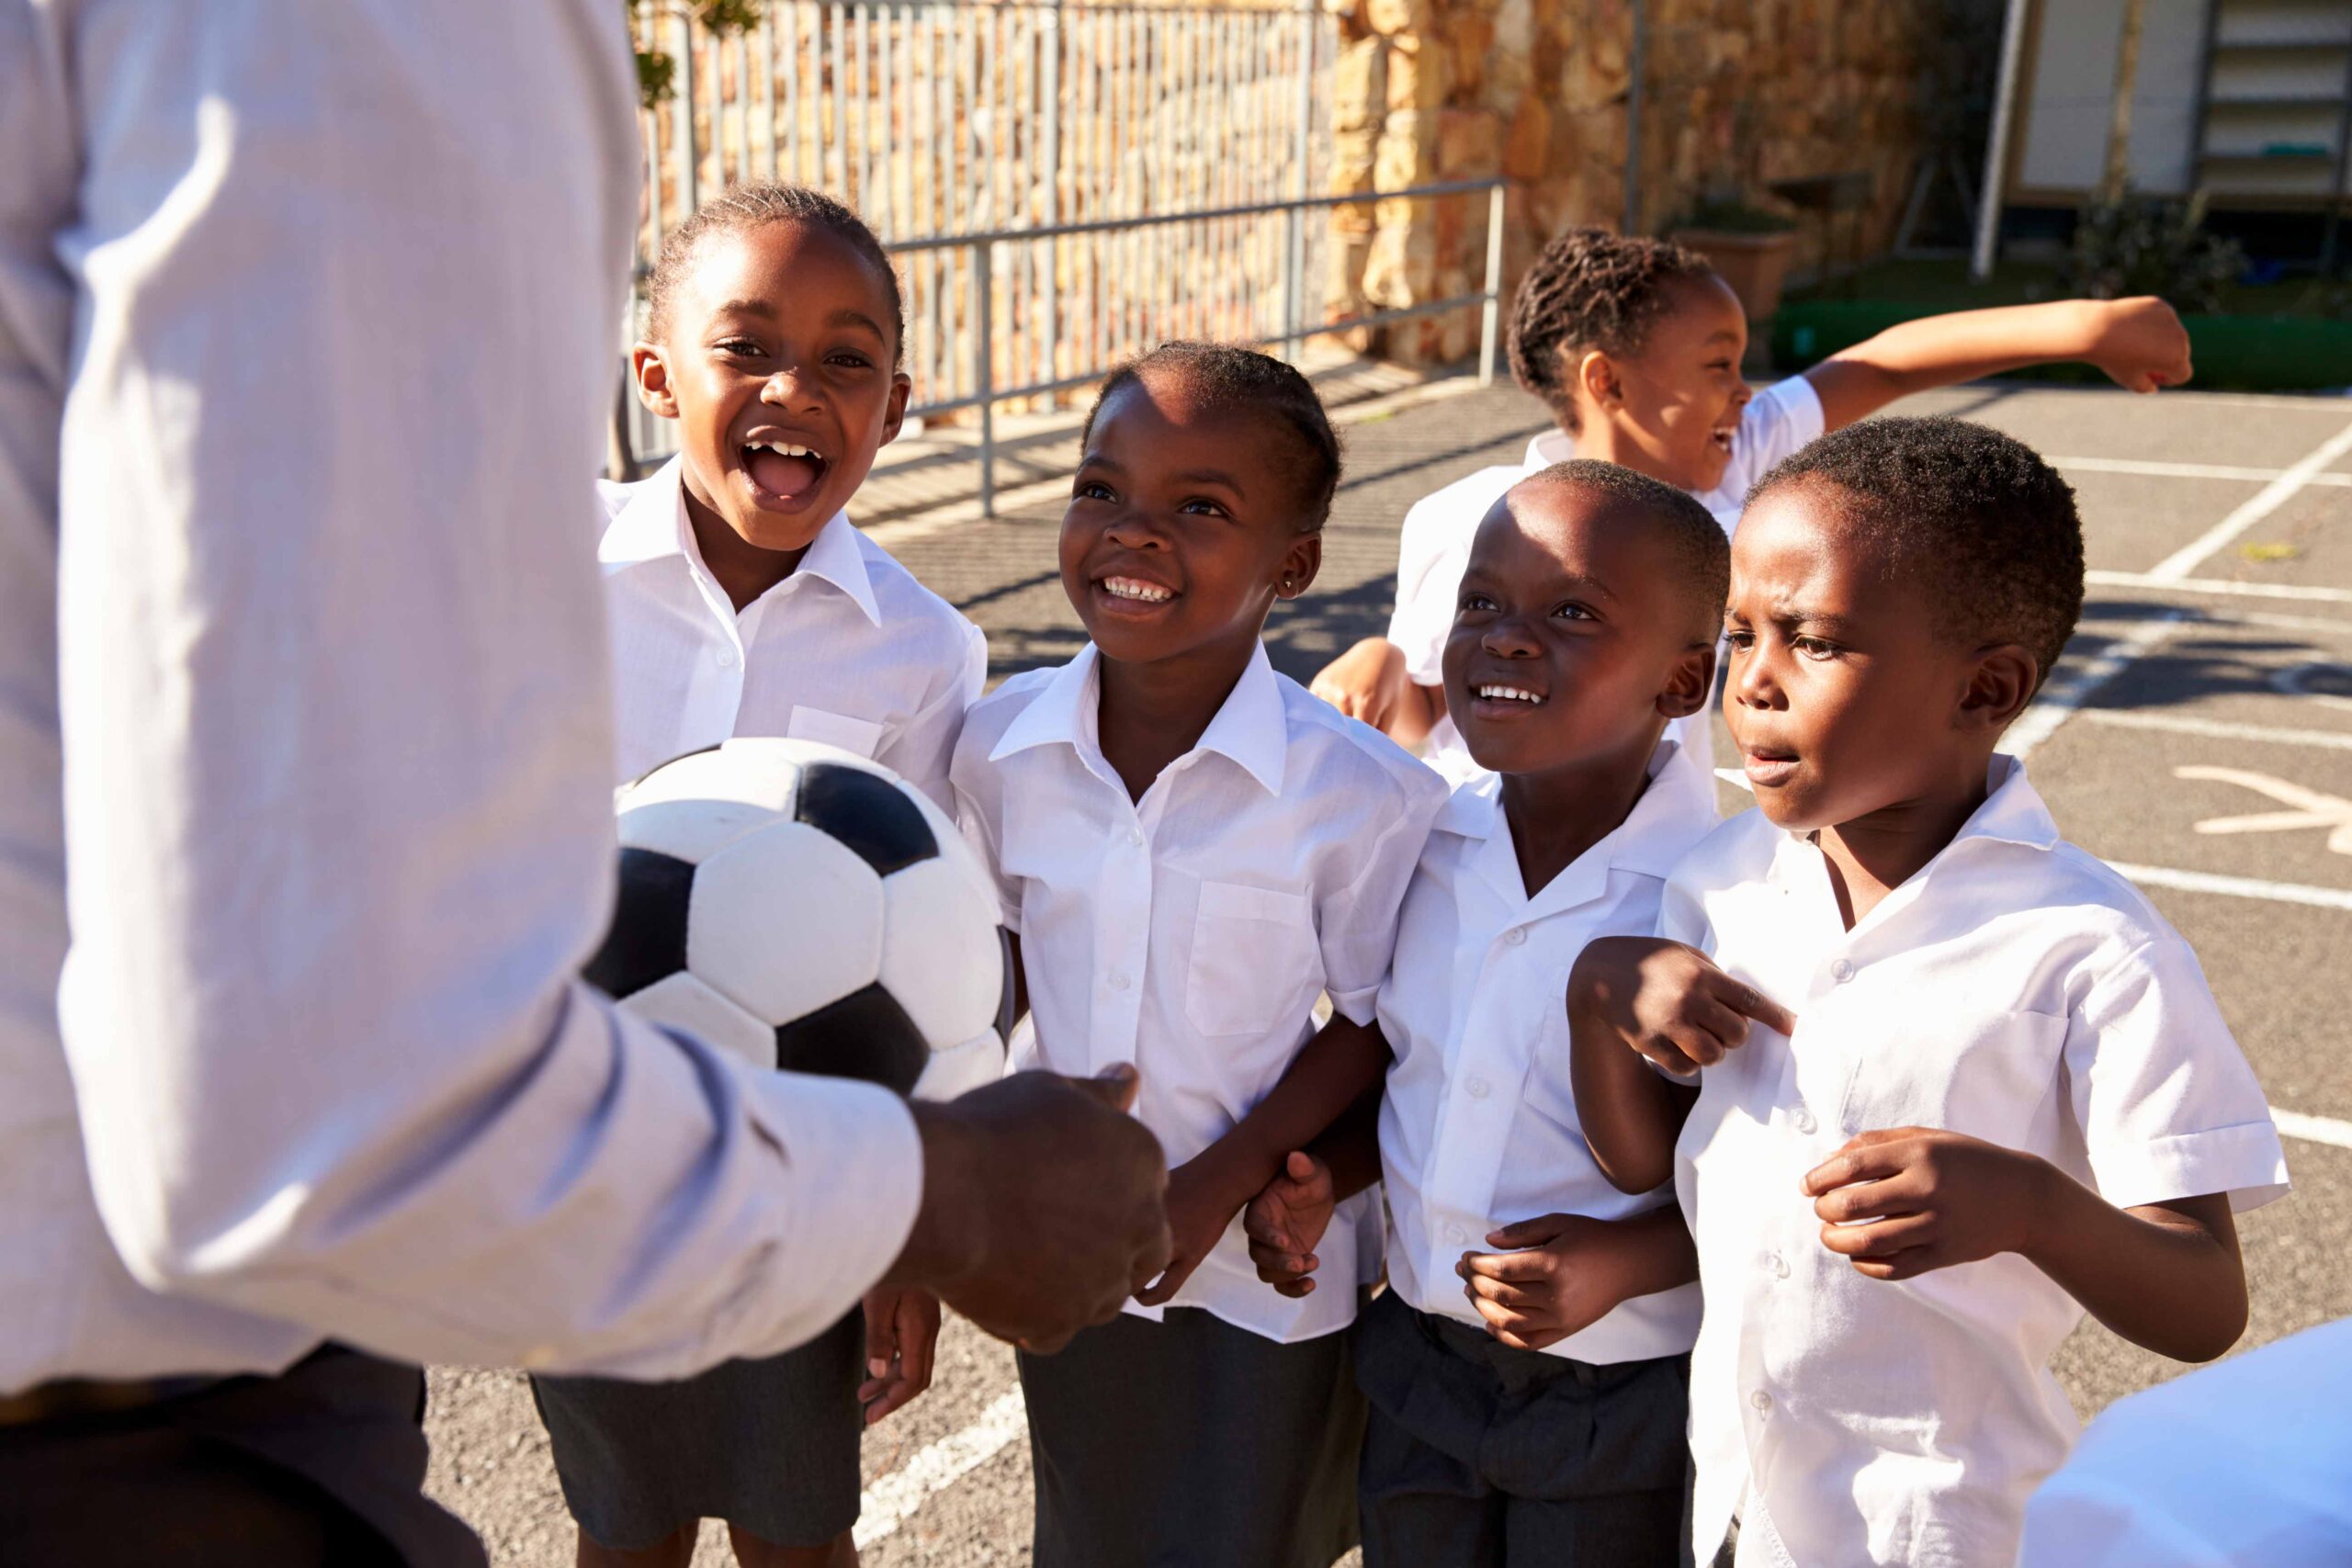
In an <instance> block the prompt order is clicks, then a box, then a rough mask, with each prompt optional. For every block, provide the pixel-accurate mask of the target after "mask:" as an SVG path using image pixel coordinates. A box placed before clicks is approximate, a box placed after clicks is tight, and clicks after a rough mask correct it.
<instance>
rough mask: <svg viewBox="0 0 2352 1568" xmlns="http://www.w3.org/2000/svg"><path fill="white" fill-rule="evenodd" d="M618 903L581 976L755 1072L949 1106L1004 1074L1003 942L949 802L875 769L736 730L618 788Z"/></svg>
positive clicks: (1007, 1014) (823, 749)
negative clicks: (820, 1077)
mask: <svg viewBox="0 0 2352 1568" xmlns="http://www.w3.org/2000/svg"><path fill="white" fill-rule="evenodd" d="M616 809H617V811H618V812H619V815H620V841H621V861H620V897H619V899H618V901H617V903H616V906H615V908H614V911H613V923H612V929H611V930H610V931H608V932H606V934H605V942H604V945H603V946H602V947H601V948H600V949H599V950H598V951H597V953H596V955H595V957H594V958H593V959H592V960H590V961H589V964H588V966H587V968H586V969H585V970H584V971H583V975H584V976H585V978H586V979H587V980H588V981H589V983H590V984H592V985H594V986H596V987H601V988H602V989H603V990H604V991H605V992H606V993H607V994H609V995H610V996H611V997H612V998H614V999H615V1000H616V1002H617V1003H619V1005H620V1008H621V1010H622V1011H624V1012H630V1013H635V1014H637V1015H638V1016H639V1017H641V1018H644V1019H646V1020H648V1021H651V1022H654V1023H658V1024H662V1025H664V1026H667V1027H671V1028H674V1029H679V1030H683V1031H684V1032H689V1033H692V1034H695V1035H697V1036H699V1037H700V1038H702V1039H704V1040H706V1041H707V1042H709V1043H711V1044H713V1045H716V1046H718V1047H721V1048H723V1049H726V1050H729V1051H731V1052H733V1053H735V1054H736V1055H740V1056H741V1057H743V1058H744V1059H745V1060H746V1061H749V1062H751V1063H752V1064H754V1065H755V1066H762V1067H780V1068H783V1069H785V1070H786V1071H787V1072H798V1073H823V1074H829V1075H831V1076H834V1077H853V1078H865V1079H867V1080H869V1081H871V1082H875V1083H879V1084H883V1085H887V1086H888V1088H890V1089H896V1090H898V1091H899V1093H900V1094H908V1095H913V1096H916V1097H918V1098H921V1099H925V1100H947V1099H952V1098H953V1097H955V1096H956V1095H958V1094H961V1093H963V1092H964V1091H965V1090H966V1089H975V1088H978V1086H979V1085H981V1084H983V1083H987V1082H989V1080H991V1079H993V1078H995V1077H999V1076H1000V1075H1001V1073H1002V1072H1003V1070H1004V1051H1005V1047H1004V1042H1005V1039H1006V1037H1007V1035H1008V1034H1009V1033H1010V1032H1011V1030H1012V1018H1011V1014H1012V976H1011V971H1010V968H1009V965H1008V962H1007V957H1008V953H1007V949H1008V944H1007V942H1006V941H1005V936H1004V932H1003V931H1002V930H1001V927H1000V926H999V924H998V919H997V901H996V896H995V893H994V890H993V889H992V888H991V886H989V879H988V876H987V874H986V873H984V872H983V871H982V870H981V868H980V864H979V862H978V859H977V858H976V857H975V856H974V855H973V853H972V852H971V850H970V848H969V847H968V846H967V845H966V843H965V842H964V840H963V839H962V838H961V837H960V836H959V835H958V834H957V833H956V828H955V825H954V824H953V823H952V822H950V821H949V820H948V818H947V817H946V815H945V814H944V813H943V812H942V811H941V810H940V809H939V807H936V806H935V805H933V803H932V802H931V801H930V800H929V799H927V798H925V797H924V796H923V795H922V793H921V792H920V791H918V790H916V789H914V788H913V787H911V786H910V785H909V784H906V783H904V782H903V781H902V780H900V779H899V776H898V775H897V774H895V773H891V772H890V771H889V770H888V769H887V768H884V767H882V766H880V765H879V764H877V763H874V762H870V761H865V759H864V758H862V757H858V756H855V755H854V754H853V753H851V752H848V751H843V750H839V749H838V748H835V747H831V746H822V745H819V744H817V743H816V742H814V741H808V740H784V739H752V738H746V739H734V740H729V741H728V742H726V743H725V744H724V745H720V746H714V747H712V748H710V749H709V750H703V751H695V752H691V753H689V754H687V755H686V756H684V757H680V758H678V759H677V760H675V761H670V762H665V763H663V764H662V766H661V767H658V768H656V769H654V770H653V771H652V772H651V773H647V774H646V775H645V776H644V777H642V778H640V779H639V780H637V781H636V782H635V783H634V784H629V785H628V786H627V787H626V788H624V789H623V790H622V791H621V792H620V794H619V795H618V796H617V798H616Z"/></svg>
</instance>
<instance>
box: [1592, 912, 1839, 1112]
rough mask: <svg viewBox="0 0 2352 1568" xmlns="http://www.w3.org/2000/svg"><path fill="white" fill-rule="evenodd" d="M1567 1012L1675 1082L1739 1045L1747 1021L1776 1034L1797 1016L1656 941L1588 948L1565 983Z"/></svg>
mask: <svg viewBox="0 0 2352 1568" xmlns="http://www.w3.org/2000/svg"><path fill="white" fill-rule="evenodd" d="M1568 1012H1569V1015H1570V1017H1572V1018H1575V1019H1577V1020H1580V1021H1590V1022H1592V1023H1595V1024H1597V1025H1599V1026H1600V1028H1602V1029H1604V1030H1606V1031H1608V1032H1611V1033H1613V1034H1615V1035H1616V1036H1617V1037H1618V1038H1619V1039H1621V1040H1623V1041H1624V1043H1626V1044H1627V1045H1629V1046H1631V1047H1633V1049H1634V1050H1635V1051H1637V1052H1639V1053H1640V1054H1641V1055H1642V1056H1643V1057H1644V1058H1645V1059H1646V1060H1647V1061H1649V1062H1650V1063H1652V1064H1653V1065H1655V1066H1659V1067H1662V1068H1664V1069H1665V1070H1666V1071H1668V1072H1669V1073H1672V1074H1673V1075H1674V1076H1675V1077H1679V1078H1687V1077H1691V1075H1692V1074H1693V1073H1696V1072H1697V1071H1698V1070H1699V1069H1700V1068H1701V1067H1705V1066H1713V1065H1714V1064H1715V1063H1717V1062H1720V1061H1722V1060H1723V1059H1724V1053H1726V1052H1728V1051H1731V1050H1733V1049H1735V1048H1736V1047H1737V1046H1740V1045H1742V1044H1745V1043H1747V1021H1748V1020H1750V1019H1754V1020H1755V1021H1757V1022H1758V1023H1760V1024H1762V1025H1764V1026H1765V1027H1766V1028H1768V1029H1775V1030H1778V1031H1780V1032H1781V1033H1782V1034H1793V1033H1795V1032H1796V1027H1797V1021H1796V1015H1795V1014H1793V1013H1792V1012H1790V1011H1789V1010H1787V1009H1786V1008H1784V1007H1782V1006H1781V1004H1780V1003H1778V1002H1776V1001H1774V1000H1772V998H1770V997H1768V996H1766V995H1764V993H1763V992H1761V991H1758V989H1756V987H1753V986H1748V985H1743V984H1742V983H1741V982H1739V981H1737V980H1735V979H1733V978H1732V977H1731V976H1728V975H1726V974H1724V972H1723V971H1722V970H1720V969H1718V968H1716V967H1715V964H1714V960H1713V959H1711V958H1709V957H1708V956H1707V955H1706V954H1705V953H1701V952H1700V951H1699V950H1698V949H1697V948H1695V947H1686V946H1684V945H1683V944H1682V943H1680V942H1668V941H1667V940H1665V939H1664V938H1663V937H1640V936H1611V937H1602V938H1600V939H1599V940H1598V941H1595V942H1589V943H1588V944H1587V945H1586V947H1585V950H1584V952H1583V953H1581V954H1579V955H1578V956H1577V966H1576V970H1575V972H1574V973H1573V974H1572V975H1570V976H1569V977H1568Z"/></svg>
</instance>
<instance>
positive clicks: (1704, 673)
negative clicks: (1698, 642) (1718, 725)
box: [1657, 643, 1715, 718]
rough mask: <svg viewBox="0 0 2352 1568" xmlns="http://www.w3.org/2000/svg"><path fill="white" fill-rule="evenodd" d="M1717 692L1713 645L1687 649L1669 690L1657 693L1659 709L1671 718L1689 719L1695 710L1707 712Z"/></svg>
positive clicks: (1676, 669)
mask: <svg viewBox="0 0 2352 1568" xmlns="http://www.w3.org/2000/svg"><path fill="white" fill-rule="evenodd" d="M1714 694H1715V649H1714V645H1713V643H1710V644H1708V645H1707V646H1706V647H1704V648H1691V649H1684V650H1683V652H1682V657H1681V658H1680V659H1679V660H1675V664H1674V670H1673V672H1672V673H1671V674H1670V675H1669V676H1668V679H1667V682H1666V689H1665V690H1664V691H1662V692H1660V693H1659V694H1657V711H1658V712H1660V713H1662V714H1664V715H1666V716H1667V717H1668V718H1689V717H1690V716H1691V715H1692V714H1694V713H1704V712H1706V711H1707V699H1708V698H1710V697H1712V696H1713V695H1714Z"/></svg>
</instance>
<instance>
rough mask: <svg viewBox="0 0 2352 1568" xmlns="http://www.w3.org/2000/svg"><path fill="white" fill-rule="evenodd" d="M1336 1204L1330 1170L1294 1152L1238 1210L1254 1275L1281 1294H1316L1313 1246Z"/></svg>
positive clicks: (1315, 1159)
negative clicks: (1244, 1205) (1248, 1203)
mask: <svg viewBox="0 0 2352 1568" xmlns="http://www.w3.org/2000/svg"><path fill="white" fill-rule="evenodd" d="M1337 1207H1339V1199H1338V1197H1337V1196H1336V1195H1335V1194H1334V1191H1333V1189H1332V1185H1331V1168H1330V1167H1329V1166H1328V1165H1325V1164H1324V1163H1323V1162H1322V1161H1321V1160H1319V1159H1317V1158H1316V1157H1315V1156H1313V1155H1310V1154H1306V1153H1304V1152H1301V1151H1299V1150H1293V1151H1292V1152H1291V1155H1290V1157H1289V1158H1288V1159H1287V1160H1286V1161H1284V1162H1283V1173H1282V1174H1281V1175H1280V1176H1277V1177H1275V1178H1274V1179H1272V1181H1269V1182H1268V1183H1266V1185H1265V1188H1264V1189H1263V1190H1261V1191H1260V1192H1259V1194H1258V1195H1257V1196H1256V1197H1255V1198H1252V1199H1250V1206H1249V1207H1248V1208H1246V1209H1244V1210H1242V1211H1241V1230H1242V1234H1243V1235H1247V1236H1248V1237H1249V1238H1250V1262H1252V1263H1255V1264H1256V1265H1257V1266H1258V1278H1260V1279H1261V1280H1264V1281H1266V1283H1268V1284H1269V1285H1272V1287H1273V1288H1274V1289H1275V1290H1276V1291H1277V1292H1280V1293H1281V1294H1283V1295H1285V1296H1306V1295H1312V1294H1314V1293H1315V1279H1314V1275H1315V1270H1316V1269H1317V1267H1319V1266H1320V1264H1321V1262H1322V1260H1321V1259H1320V1258H1317V1257H1316V1256H1315V1249H1316V1247H1318V1246H1320V1245H1321V1244H1322V1241H1323V1233H1324V1231H1325V1230H1326V1229H1328V1228H1329V1225H1330V1224H1331V1212H1332V1211H1333V1210H1334V1209H1336V1208H1337Z"/></svg>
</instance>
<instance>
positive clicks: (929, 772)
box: [597, 458, 988, 810]
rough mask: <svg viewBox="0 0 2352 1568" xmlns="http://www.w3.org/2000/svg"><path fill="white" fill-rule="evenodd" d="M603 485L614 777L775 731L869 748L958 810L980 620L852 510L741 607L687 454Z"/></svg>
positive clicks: (984, 669)
mask: <svg viewBox="0 0 2352 1568" xmlns="http://www.w3.org/2000/svg"><path fill="white" fill-rule="evenodd" d="M602 493H603V495H604V499H605V510H606V513H608V515H609V517H610V519H611V520H610V522H609V523H608V525H606V527H605V538H604V543H603V545H602V547H600V548H599V549H598V551H597V556H598V558H599V560H600V561H601V562H602V563H603V566H604V573H605V604H606V606H607V608H608V610H609V612H610V618H611V624H612V654H613V689H614V694H615V705H616V710H617V719H616V729H617V751H618V755H617V758H616V767H617V770H618V773H617V776H618V777H619V778H621V779H624V780H627V779H632V778H635V777H637V776H638V775H639V774H640V773H644V772H646V771H647V770H648V769H650V768H654V767H657V766H659V765H660V764H662V763H663V762H666V761H669V760H670V759H671V758H673V757H676V756H681V755H683V754H684V753H685V752H688V751H695V750H701V749H702V748H704V747H706V746H715V745H717V744H718V742H720V741H722V740H725V739H729V737H731V736H737V735H781V736H787V737H791V738H794V739H804V740H820V741H823V742H825V743H826V744H828V745H831V746H839V747H842V748H843V749H844V750H850V751H854V752H856V753H857V754H858V755H859V756H862V757H870V758H872V759H873V760H874V761H877V762H880V763H882V764H883V765H884V766H885V767H888V768H890V769H892V770H893V771H895V772H896V773H899V776H901V777H902V778H904V779H906V780H907V781H908V782H909V783H910V784H914V785H915V786H916V787H917V788H919V789H921V790H922V791H923V793H925V794H926V795H930V796H931V797H932V798H933V800H936V801H938V802H939V803H940V806H941V807H942V808H943V809H948V810H952V809H953V808H954V803H953V796H952V795H950V793H949V791H948V787H947V762H948V758H949V757H950V755H951V754H952V753H953V752H954V750H955V747H956V733H957V732H958V730H960V729H961V728H962V727H963V720H964V710H965V709H966V708H967V707H969V706H970V705H971V704H972V703H973V701H974V700H975V699H976V698H978V696H979V694H980V690H981V687H982V685H983V684H984V683H985V682H986V681H987V678H988V644H987V641H986V640H985V639H984V638H983V637H981V636H980V631H979V628H978V626H974V625H972V623H971V622H969V621H967V620H966V619H965V618H964V617H963V615H960V614H958V613H957V612H956V608H955V606H953V605H951V604H948V603H947V602H946V601H945V600H944V599H942V598H940V597H939V595H937V594H936V593H933V592H931V590H929V589H928V588H925V587H924V586H923V585H922V583H920V582H918V581H915V579H914V575H913V573H911V572H910V571H908V570H907V569H906V568H905V567H903V566H900V565H899V563H898V561H897V560H895V559H893V558H892V557H891V556H890V553H889V552H888V551H887V550H885V549H884V548H882V547H881V546H879V545H877V544H876V543H874V542H873V541H872V540H871V539H868V538H867V537H866V536H865V535H864V534H861V533H860V532H858V530H857V528H856V527H855V526H854V525H853V524H852V523H851V522H850V520H849V515H848V513H838V514H836V515H835V516H834V517H833V518H832V520H831V521H830V522H828V523H827V524H826V525H824V527H823V528H821V529H820V530H819V531H818V534H817V537H816V538H815V540H813V541H812V542H811V543H810V544H809V550H808V553H807V554H806V555H804V556H802V557H801V559H800V565H799V567H798V569H797V570H795V571H794V572H793V574H792V575H791V576H789V577H787V578H786V579H785V580H784V581H781V582H779V583H777V584H776V585H775V587H774V588H771V589H769V590H768V591H767V592H765V593H763V594H761V595H760V596H759V597H758V598H757V599H754V600H753V601H752V603H750V604H746V605H744V606H743V608H742V610H741V613H738V612H737V610H736V609H735V607H734V605H733V604H732V603H731V602H729V599H728V597H727V591H726V590H725V589H723V588H721V587H720V586H719V585H718V579H717V578H715V577H713V576H712V575H711V573H710V569H709V567H707V565H705V564H704V562H703V558H702V552H701V550H700V549H699V548H697V547H696V546H695V536H694V528H693V526H692V525H691V524H689V523H688V521H687V519H686V503H685V488H684V481H683V479H682V478H681V469H680V466H679V460H678V459H675V458H673V459H672V460H671V461H670V462H669V463H668V464H666V465H664V466H663V467H662V469H661V470H660V471H659V472H658V473H655V474H654V475H653V476H652V477H651V478H650V479H643V480H641V481H639V483H636V484H633V485H616V484H606V485H605V486H603V489H602Z"/></svg>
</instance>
